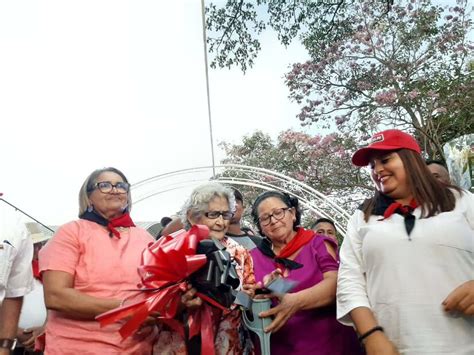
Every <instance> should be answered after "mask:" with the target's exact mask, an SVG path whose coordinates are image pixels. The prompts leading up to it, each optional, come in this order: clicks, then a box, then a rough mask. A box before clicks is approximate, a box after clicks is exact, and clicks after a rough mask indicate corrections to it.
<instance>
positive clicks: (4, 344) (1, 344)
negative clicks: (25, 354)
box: [0, 338, 16, 351]
mask: <svg viewBox="0 0 474 355" xmlns="http://www.w3.org/2000/svg"><path fill="white" fill-rule="evenodd" d="M15 347H16V339H2V338H0V348H4V349H5V348H6V349H8V350H10V351H13V350H15Z"/></svg>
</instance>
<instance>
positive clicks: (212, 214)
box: [204, 211, 234, 221]
mask: <svg viewBox="0 0 474 355" xmlns="http://www.w3.org/2000/svg"><path fill="white" fill-rule="evenodd" d="M204 216H206V217H207V218H209V219H217V218H219V217H220V216H222V218H223V219H225V220H226V221H228V220H230V219H231V218H232V217H234V214H233V213H232V212H230V211H208V212H204Z"/></svg>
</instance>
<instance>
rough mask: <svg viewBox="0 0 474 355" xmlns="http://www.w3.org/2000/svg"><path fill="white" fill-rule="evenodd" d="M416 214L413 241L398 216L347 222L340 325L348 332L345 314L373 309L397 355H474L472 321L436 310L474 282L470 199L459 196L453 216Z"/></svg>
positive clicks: (340, 284) (473, 211)
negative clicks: (450, 295)
mask: <svg viewBox="0 0 474 355" xmlns="http://www.w3.org/2000/svg"><path fill="white" fill-rule="evenodd" d="M456 196H458V194H457V193H456ZM420 213H421V209H420V208H417V209H416V210H415V211H414V215H415V216H416V222H415V227H414V229H413V231H412V233H411V235H410V236H411V241H409V240H408V235H407V233H406V230H405V226H404V221H403V216H401V215H399V214H394V215H392V216H391V217H389V218H388V219H386V220H384V221H380V219H381V218H382V217H381V216H371V217H370V219H369V221H368V222H365V221H364V215H363V212H362V211H356V213H355V214H354V215H353V216H352V218H351V220H350V221H349V225H348V231H347V235H346V237H345V239H344V242H343V244H342V247H341V251H340V258H341V265H340V268H339V276H338V285H337V287H338V288H337V317H338V319H339V320H340V321H341V322H342V323H343V324H348V325H349V324H352V322H351V319H350V316H349V312H350V311H352V310H353V309H354V308H357V307H368V308H370V309H371V310H372V311H373V312H374V315H375V318H376V319H377V321H378V323H379V324H380V325H381V326H382V327H384V328H385V333H386V335H387V336H388V338H389V339H390V340H391V341H392V342H394V344H395V345H396V347H397V348H398V350H399V351H400V353H402V354H416V355H418V354H427V353H429V354H474V317H469V316H463V315H460V314H452V313H446V312H444V310H443V307H442V305H441V303H442V302H443V300H444V299H445V298H446V297H447V296H448V295H449V294H450V293H451V292H452V291H453V290H454V289H455V288H456V287H458V286H459V285H461V284H463V283H464V282H466V281H469V280H474V259H473V250H474V195H472V194H470V193H468V192H466V193H464V194H462V196H461V197H459V196H458V198H457V201H456V207H455V209H454V210H453V211H449V212H444V213H440V214H438V215H436V216H434V217H430V218H425V219H420V218H419V217H420Z"/></svg>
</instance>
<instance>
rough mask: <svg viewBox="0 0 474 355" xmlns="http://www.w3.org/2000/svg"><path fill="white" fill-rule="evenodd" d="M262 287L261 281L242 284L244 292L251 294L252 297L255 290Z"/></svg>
mask: <svg viewBox="0 0 474 355" xmlns="http://www.w3.org/2000/svg"><path fill="white" fill-rule="evenodd" d="M261 288H262V283H261V282H257V283H254V284H245V285H243V286H242V292H245V293H246V294H247V295H249V297H250V298H254V297H255V291H256V290H258V289H261Z"/></svg>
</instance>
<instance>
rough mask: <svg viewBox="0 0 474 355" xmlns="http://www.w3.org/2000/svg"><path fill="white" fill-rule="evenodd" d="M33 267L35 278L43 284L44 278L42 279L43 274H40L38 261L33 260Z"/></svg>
mask: <svg viewBox="0 0 474 355" xmlns="http://www.w3.org/2000/svg"><path fill="white" fill-rule="evenodd" d="M31 266H32V267H33V276H34V277H35V279H37V280H39V281H41V282H43V280H42V278H41V273H40V270H39V262H38V260H33V261H32V262H31Z"/></svg>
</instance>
